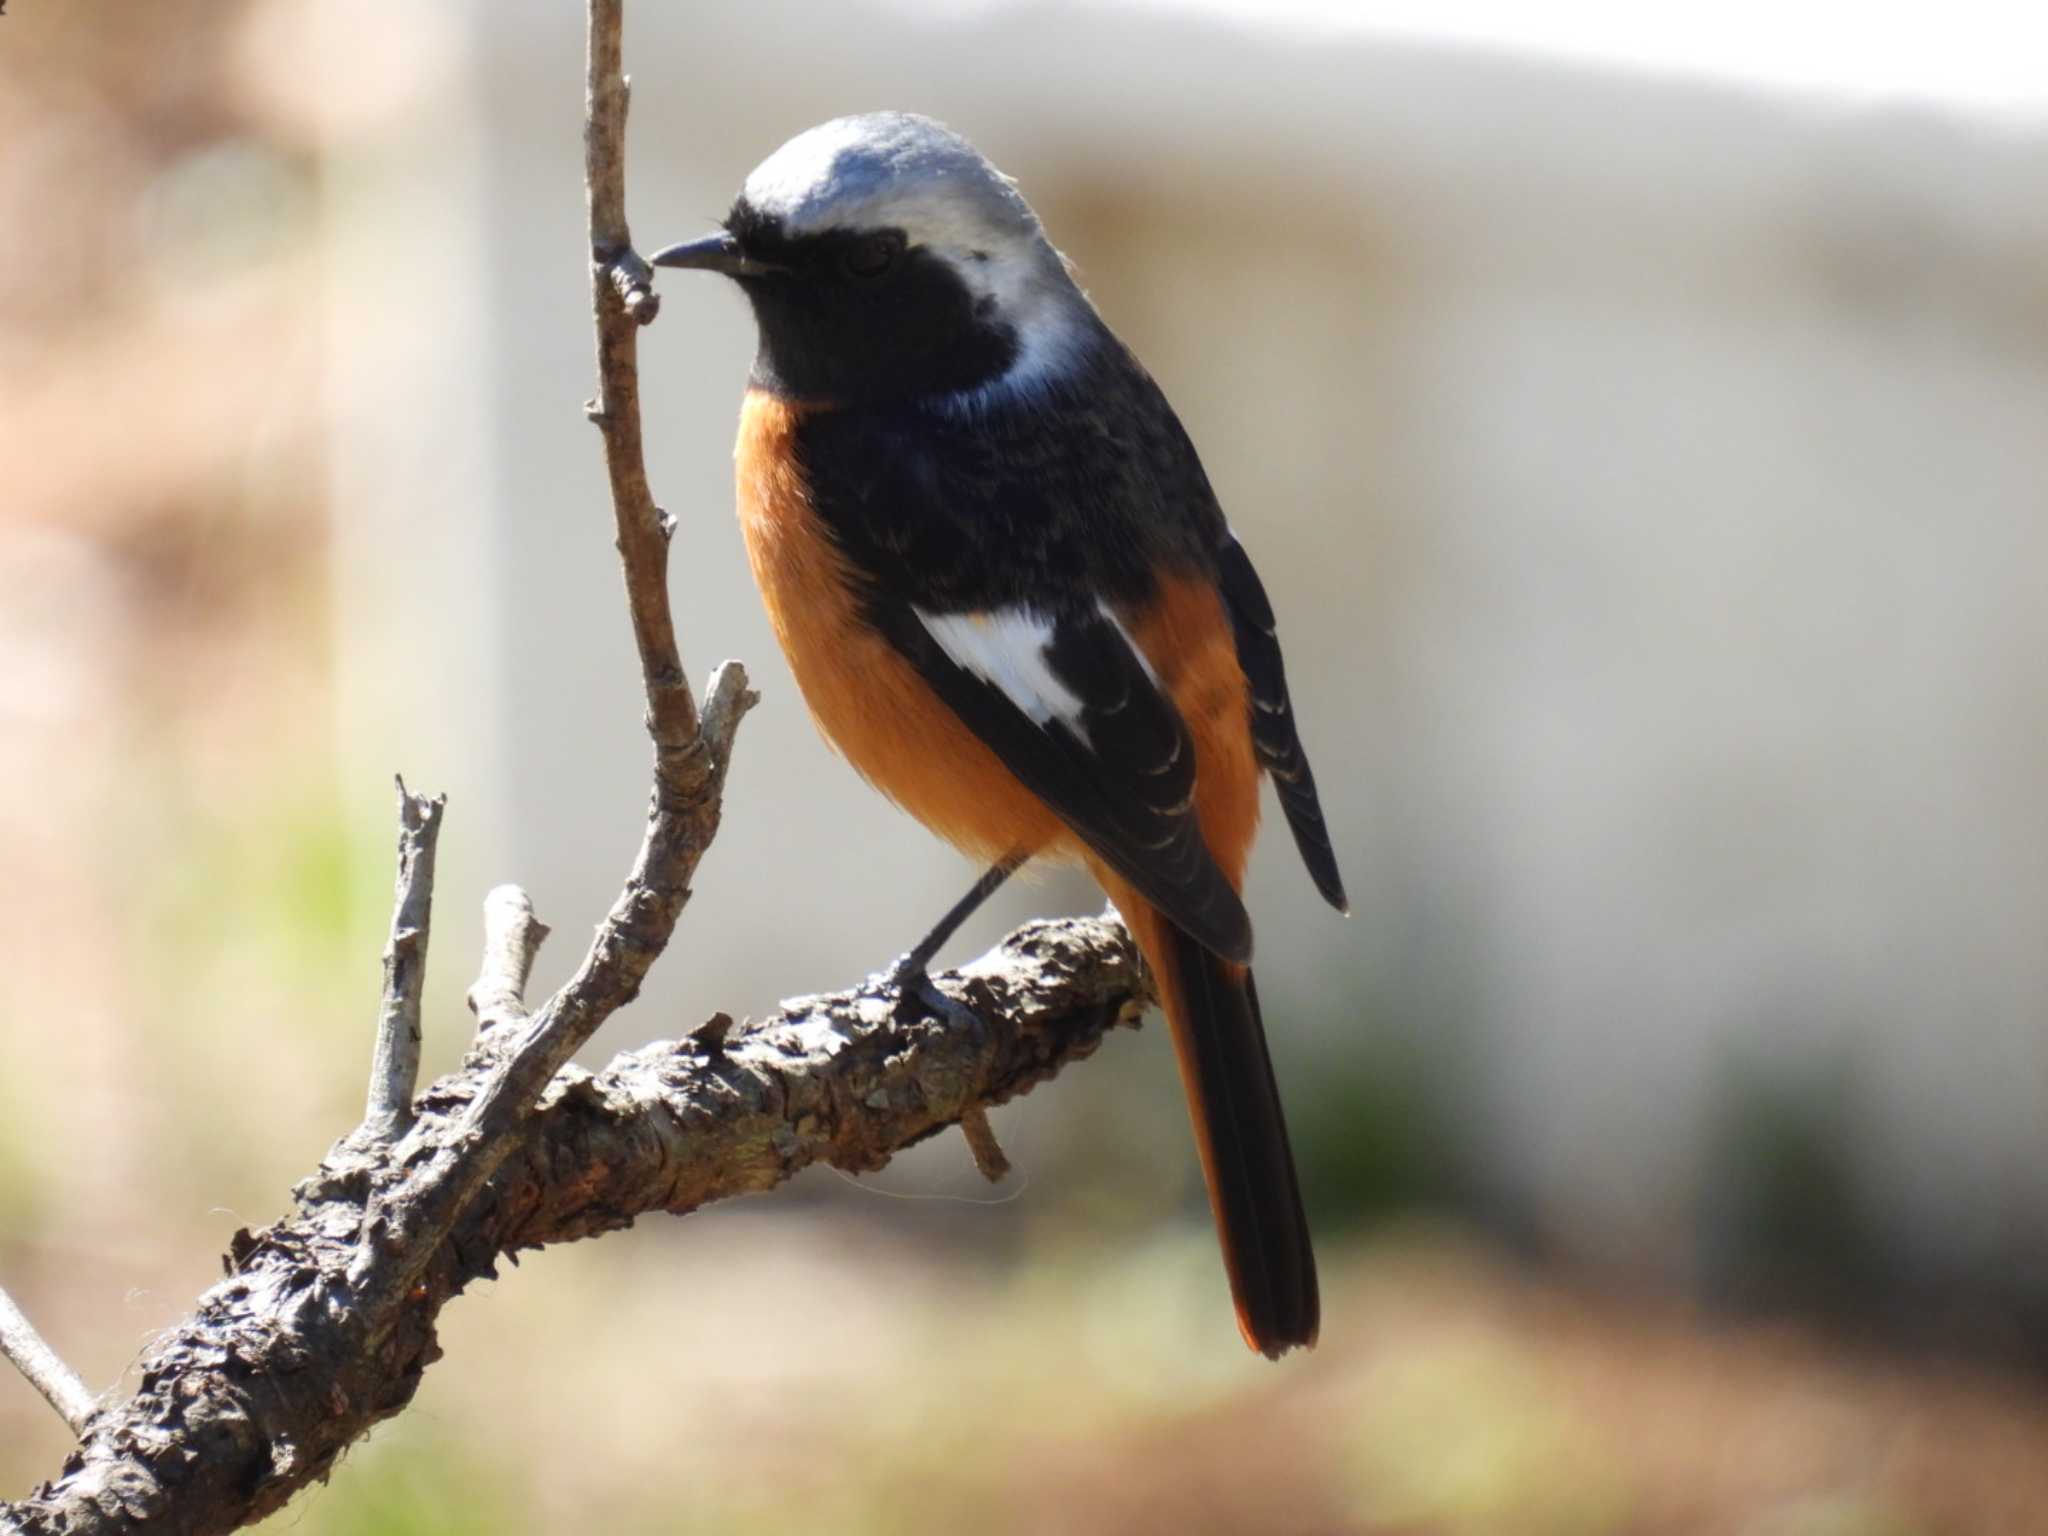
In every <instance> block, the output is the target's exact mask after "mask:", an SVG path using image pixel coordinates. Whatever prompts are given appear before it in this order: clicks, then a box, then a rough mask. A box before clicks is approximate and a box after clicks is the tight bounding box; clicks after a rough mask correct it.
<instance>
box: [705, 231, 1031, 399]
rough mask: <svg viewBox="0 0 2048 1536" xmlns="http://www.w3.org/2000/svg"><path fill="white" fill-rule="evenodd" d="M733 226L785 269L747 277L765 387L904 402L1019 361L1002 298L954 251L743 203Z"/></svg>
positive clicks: (973, 384)
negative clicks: (819, 226)
mask: <svg viewBox="0 0 2048 1536" xmlns="http://www.w3.org/2000/svg"><path fill="white" fill-rule="evenodd" d="M726 227H727V229H728V230H729V231H730V232H731V233H732V235H733V237H734V238H735V239H736V240H738V241H739V242H740V245H741V247H742V248H743V249H744V250H745V252H746V254H747V255H748V256H749V257H751V258H753V259H754V260H756V261H759V262H761V263H763V264H764V265H771V266H773V267H775V268H777V269H779V270H776V271H772V272H766V273H761V274H749V275H747V276H744V277H741V278H739V279H738V280H737V281H738V282H739V285H740V286H741V287H742V288H744V289H745V290H746V294H747V298H748V299H749V300H750V301H752V303H753V306H754V321H755V324H756V325H757V326H758V328H759V330H760V339H761V344H760V350H759V352H758V353H756V355H755V358H754V370H753V374H752V376H751V378H750V380H749V382H750V383H751V384H752V385H753V386H754V387H755V388H757V389H761V390H765V391H767V392H769V393H771V394H775V395H780V396H784V397H786V398H791V399H801V400H815V401H830V402H832V403H834V404H837V405H841V406H851V405H865V404H900V403H904V402H908V401H913V400H919V399H925V398H930V397H934V396H940V395H949V394H956V393H958V392H960V391H961V390H968V389H974V388H977V387H979V386H981V385H984V384H988V383H992V382H993V381H994V380H996V379H998V378H1001V377H1002V375H1003V374H1004V373H1006V372H1008V371H1009V368H1010V365H1011V364H1012V363H1014V362H1015V361H1016V360H1017V349H1018V338H1017V333H1016V330H1015V328H1014V327H1012V326H1011V325H1010V324H1008V323H1007V322H1006V321H1004V320H1002V319H1001V318H1000V317H998V316H997V314H996V313H995V305H994V302H993V300H990V299H987V298H977V297H976V295H975V293H974V291H973V290H972V289H971V288H969V287H968V285H967V284H966V282H965V281H963V280H962V278H961V276H960V274H959V273H958V272H956V271H955V270H954V269H953V267H952V265H951V264H950V263H949V262H948V261H947V260H946V259H945V258H943V257H940V256H936V255H934V254H933V253H932V252H930V251H928V250H924V249H922V248H919V247H914V246H906V243H905V241H904V238H903V233H902V231H900V230H893V229H877V230H859V231H841V230H833V231H829V232H827V233H823V234H816V235H802V236H790V235H787V234H785V233H784V232H783V229H782V227H781V223H780V221H779V220H775V219H768V218H763V217H761V216H759V215H757V214H755V213H753V212H752V210H750V209H749V208H748V207H747V206H746V205H745V204H744V203H742V204H740V205H739V206H737V207H735V208H734V209H733V212H732V215H731V216H730V217H729V218H728V219H727V221H726ZM885 255H886V257H887V259H886V261H881V262H880V269H879V270H874V269H875V268H876V267H877V265H878V258H880V257H882V256H885Z"/></svg>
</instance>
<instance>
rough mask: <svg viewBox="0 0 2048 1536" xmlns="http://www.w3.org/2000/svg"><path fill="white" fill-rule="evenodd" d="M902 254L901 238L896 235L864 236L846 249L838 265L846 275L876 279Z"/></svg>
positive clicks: (894, 263) (893, 264)
mask: <svg viewBox="0 0 2048 1536" xmlns="http://www.w3.org/2000/svg"><path fill="white" fill-rule="evenodd" d="M902 254H903V237H902V236H901V235H898V234H894V233H889V234H880V235H864V236H862V237H861V238H860V239H858V240H856V241H854V242H853V244H852V245H850V246H848V247H847V248H846V253H845V254H844V255H843V256H841V257H840V258H839V264H840V265H841V266H843V267H844V268H846V271H847V274H848V275H849V276H851V277H858V278H876V277H880V276H881V275H882V274H883V273H884V272H887V271H888V270H889V269H890V268H891V267H893V266H895V265H896V258H897V257H899V256H901V255H902Z"/></svg>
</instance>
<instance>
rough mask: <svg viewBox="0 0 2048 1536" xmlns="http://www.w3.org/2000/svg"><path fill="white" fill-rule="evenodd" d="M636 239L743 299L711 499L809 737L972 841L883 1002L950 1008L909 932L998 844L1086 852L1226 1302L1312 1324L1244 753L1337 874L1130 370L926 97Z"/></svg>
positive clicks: (1147, 399) (834, 130)
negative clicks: (1200, 1196) (1155, 1022)
mask: <svg viewBox="0 0 2048 1536" xmlns="http://www.w3.org/2000/svg"><path fill="white" fill-rule="evenodd" d="M652 259H653V261H654V262H655V264H656V265H658V266H665V267H686V268H695V269H698V270H702V271H710V272H722V273H724V274H726V275H727V276H728V277H731V278H732V279H734V280H735V281H736V282H737V283H738V284H739V286H740V287H741V289H743V290H744V291H745V293H746V296H747V298H748V299H749V300H750V301H751V303H752V306H753V311H754V317H755V321H756V324H757V327H758V330H759V334H760V349H759V352H758V354H757V355H756V357H755V360H754V367H753V372H752V375H751V377H750V379H749V381H748V388H747V392H746V397H745V402H744V405H743V407H742V410H741V416H740V433H739V446H738V450H737V453H736V459H737V465H738V499H739V514H740V520H741V523H742V525H743V527H744V530H745V535H746V545H747V553H748V557H749V559H750V561H751V563H752V565H753V569H754V576H755V579H756V580H757V581H758V582H759V584H760V587H761V595H762V597H763V599H764V600H765V601H766V604H767V608H768V614H769V617H770V619H771V620H772V621H773V624H774V627H775V633H776V636H777V638H778V639H779V640H780V641H781V643H782V647H783V650H784V651H785V652H786V653H787V654H788V657H789V663H790V667H791V670H792V671H794V672H795V674H796V680H797V683H798V686H799V687H800V688H801V689H802V691H803V695H804V699H805V701H806V703H808V705H809V706H810V710H811V713H812V715H813V717H814V718H815V719H816V721H817V723H818V726H819V728H820V729H821V730H822V731H823V732H824V734H825V736H826V737H827V738H828V739H829V740H830V741H831V742H832V744H833V745H834V746H836V747H837V748H838V749H839V751H841V752H842V753H844V754H845V756H846V757H847V759H848V760H849V761H850V762H851V763H852V764H853V766H854V767H855V768H856V769H858V770H859V771H860V772H861V773H862V774H863V775H865V776H866V778H867V779H868V780H869V782H871V783H872V784H874V785H875V787H876V788H878V789H880V790H881V791H882V792H883V793H884V794H886V795H888V796H889V797H890V798H891V799H892V800H894V801H896V802H897V803H898V804H899V805H901V806H902V807H903V808H904V809H905V810H907V811H909V812H910V813H911V814H912V815H913V816H915V817H917V818H918V820H920V821H922V822H923V823H924V824H925V825H926V826H927V827H929V828H931V829H932V830H933V831H934V832H937V833H938V834H939V835H940V836H941V837H944V838H946V839H947V840H949V841H950V842H952V843H954V844H955V845H956V846H958V847H959V848H961V849H963V850H964V851H966V852H967V853H968V854H970V855H971V856H973V857H976V858H978V859H985V860H988V861H990V864H991V867H990V869H989V871H988V873H987V874H986V875H984V876H983V877H982V879H981V880H980V881H979V882H977V884H976V885H975V887H974V889H973V890H971V891H970V892H969V893H968V894H967V896H966V897H965V898H964V899H963V900H962V901H961V902H960V903H959V905H958V906H956V907H955V908H954V909H953V910H952V911H951V912H949V913H948V914H947V915H946V917H945V918H944V919H943V920H942V921H941V922H940V924H939V926H938V927H937V928H936V929H934V930H933V932H932V933H931V934H930V935H929V936H928V937H927V938H926V939H925V940H924V941H923V942H922V943H920V944H919V945H918V946H917V947H916V948H914V949H912V950H911V951H910V952H909V953H908V954H906V955H905V956H904V957H903V959H902V961H901V962H899V964H898V969H897V978H898V980H899V981H900V982H901V983H902V985H903V987H904V991H905V995H906V996H915V997H918V998H920V999H922V1000H924V1001H925V1003H926V1004H928V1005H929V1006H931V1007H932V1008H934V1009H935V1010H936V1011H938V1012H940V1013H941V1014H943V1015H945V1016H947V1017H949V1018H956V1019H957V1016H958V1015H959V1014H960V1013H962V1012H964V1010H963V1009H962V1008H961V1005H959V1004H957V1003H954V1002H951V1001H950V1000H948V999H946V998H945V997H944V996H943V995H942V994H940V993H939V992H938V991H937V989H936V988H935V987H933V985H932V983H931V979H930V976H929V974H928V973H927V970H926V966H927V964H928V963H929V961H930V960H931V958H932V956H933V955H934V954H935V953H936V952H937V950H938V948H939V946H940V945H941V944H943V943H944V942H945V941H946V939H947V938H949V937H950V936H951V935H952V933H953V931H954V929H956V928H957V927H958V926H959V924H960V923H961V922H962V921H964V920H965V918H966V917H967V915H968V914H969V913H970V912H972V911H973V910H974V908H975V907H976V906H977V905H979V904H980V902H981V901H983V900H984V899H986V897H987V896H988V895H989V893H990V892H992V891H993V890H995V889H996V888H997V887H998V886H999V885H1001V884H1002V882H1003V880H1004V879H1005V878H1006V877H1007V876H1008V875H1009V874H1010V873H1011V872H1012V871H1013V870H1015V869H1016V868H1017V867H1018V866H1019V865H1020V864H1022V863H1024V862H1025V861H1027V860H1030V859H1035V858H1051V859H1066V860H1079V861H1080V862H1081V863H1083V864H1085V865H1086V866H1087V867H1088V868H1089V869H1090V870H1092V871H1093V872H1094V874H1095V876H1096V878H1097V879H1099V880H1100V881H1101V882H1102V885H1103V888H1104V889H1105V890H1106V891H1107V892H1108V893H1109V895H1110V898H1111V899H1112V900H1113V901H1114V902H1115V903H1116V906H1117V909H1118V911H1120V912H1121V913H1122V914H1123V916H1124V919H1125V921H1126V922H1127V923H1128V924H1129V925H1130V928H1131V931H1132V933H1133V934H1134V936H1135V937H1136V939H1137V942H1138V945H1139V947H1140V948H1141V949H1142V950H1143V951H1144V953H1145V958H1146V960H1147V961H1148V962H1149V963H1150V965H1151V968H1152V973H1153V975H1154V977H1155V978H1156V980H1157V982H1158V987H1159V993H1160V997H1161V1000H1162V1002H1163V1004H1164V1006H1165V1011H1166V1016H1167V1018H1168V1020H1169V1021H1170V1023H1171V1027H1172V1032H1173V1041H1174V1047H1175V1050H1176V1052H1177V1054H1178V1056H1179V1060H1180V1068H1181V1075H1182V1078H1183V1081H1184V1083H1185V1086H1186V1089H1187V1097H1188V1107H1189V1110H1190V1112H1191V1114H1192V1116H1193V1119H1194V1129H1195V1138H1196V1142H1197V1145H1198V1147H1199V1150H1200V1153H1201V1160H1202V1168H1203V1171H1204V1173H1205V1175H1206V1177H1207V1180H1208V1186H1209V1199H1210V1204H1211V1207H1212V1209H1213V1210H1214V1212H1215V1217H1216V1226H1217V1230H1218V1234H1219V1236H1220V1238H1221V1241H1222V1245H1223V1257H1224V1263H1225V1265H1226V1267H1227V1269H1228V1271H1229V1275H1230V1285H1231V1291H1232V1294H1233V1296H1234V1298H1235V1301H1236V1307H1237V1317H1238V1324H1239V1327H1240V1329H1241V1330H1242V1332H1243V1334H1244V1336H1245V1339H1246V1341H1247V1342H1248V1343H1249V1344H1250V1345H1251V1346H1252V1347H1253V1348H1254V1349H1257V1350H1261V1351H1263V1352H1264V1353H1265V1354H1267V1355H1270V1356H1274V1357H1278V1356H1279V1355H1280V1354H1282V1353H1284V1352H1285V1351H1286V1350H1288V1349H1289V1348H1292V1347H1294V1346H1296V1345H1308V1344H1312V1343H1314V1342H1315V1337H1316V1329H1317V1325H1318V1321H1319V1315H1320V1314H1319V1303H1318V1300H1317V1292H1316V1273H1315V1257H1314V1254H1313V1252H1312V1251H1311V1249H1310V1246H1309V1232H1308V1223H1307V1221H1306V1219H1305V1218H1304V1216H1303V1214H1302V1207H1301V1193H1300V1189H1299V1187H1298V1184H1297V1181H1296V1178H1295V1172H1294V1159H1293V1154H1292V1152H1291V1151H1290V1150H1289V1148H1288V1144H1287V1128H1286V1123H1285V1121H1284V1119H1283V1117H1282V1115H1281V1110H1280V1096H1279V1093H1278V1090H1277V1088H1276V1086H1275V1084H1274V1080H1273V1067H1272V1062H1271V1060H1270V1059H1269V1057H1268V1055H1267V1051H1266V1040H1265V1033H1264V1029H1263V1027H1262V1025H1261V1022H1260V1017H1259V999H1258V993H1257V991H1256V990H1255V989H1254V987H1253V985H1252V975H1251V971H1250V969H1249V962H1250V960H1251V956H1252V929H1251V921H1250V919H1249V918H1248V917H1247V915H1246V913H1245V909H1244V904H1243V902H1242V901H1241V900H1240V899H1239V895H1238V893H1239V890H1240V889H1241V887H1242V885H1243V881H1244V869H1245V860H1246V858H1247V856H1248V855H1249V854H1250V852H1251V846H1252V838H1253V835H1254V833H1255V831H1256V829H1257V825H1258V820H1259V775H1260V773H1261V771H1264V772H1265V773H1267V774H1269V775H1270V776H1271V777H1272V780H1273V783H1274V786H1275V788H1276V789H1277V791H1278V793H1279V798H1280V805H1281V808H1282V809H1283V810H1284V811H1285V812H1286V814H1287V820H1288V824H1289V826H1290V827H1291V828H1292V829H1293V832H1294V840H1295V843H1296V845H1297V847H1299V849H1300V850H1301V855H1302V858H1303V859H1304V860H1305V861H1306V863H1307V865H1308V870H1309V874H1310V876H1311V877H1312V878H1313V879H1314V881H1315V884H1316V887H1317V889H1318V890H1320V891H1321V892H1322V894H1323V895H1324V897H1326V898H1327V899H1328V900H1329V902H1330V903H1331V904H1332V905H1333V906H1335V907H1337V908H1338V909H1339V910H1343V909H1344V908H1345V898H1344V888H1343V884H1342V882H1341V880H1340V879H1339V877H1338V873H1337V860H1336V855H1335V852H1334V851H1333V849H1332V848H1331V845H1330V836H1329V832H1328V830H1327V828H1326V827H1325V825H1324V823H1323V817H1322V811H1321V807H1320V806H1319V804H1318V802H1317V799H1316V787H1315V780H1314V778H1313V777H1312V776H1311V775H1310V773H1309V766H1308V759H1307V757H1306V756H1305V755H1304V754H1303V751H1302V745H1301V738H1300V736H1299V734H1298V733H1297V731H1296V728H1295V723H1294V715H1293V713H1292V710H1291V709H1290V707H1289V704H1288V697H1287V681H1286V677H1285V675H1284V673H1283V671H1282V668H1281V661H1280V645H1279V641H1278V640H1277V639H1276V638H1275V634H1274V622H1273V610H1272V606H1271V605H1270V604H1269V603H1268V602H1267V599H1266V593H1265V589H1264V588H1263V587H1262V586H1261V585H1260V583H1259V578H1258V576H1257V574H1256V573H1255V572H1254V571H1253V570H1252V564H1251V561H1250V559H1249V558H1248V557H1247V556H1246V554H1245V552H1244V549H1243V547H1242V546H1241V545H1240V544H1239V543H1238V541H1237V537H1236V535H1235V534H1233V533H1232V531H1231V529H1230V527H1229V525H1228V524H1227V523H1226V522H1225V521H1224V517H1223V513H1222V510H1221V509H1220V508H1219V507H1218V505H1217V502H1216V496H1215V493H1214V492H1213V491H1212V490H1211V489H1210V487H1209V481H1208V477H1207V476H1206V475H1205V474H1204V473H1203V471H1202V465H1201V462H1200V460H1199V459H1197V458H1196V456H1195V449H1194V445H1193V444H1192V443H1191V442H1189V440H1188V436H1187V433H1186V432H1185V431H1184V430H1183V429H1182V427H1181V424H1180V422H1179V420H1178V419H1177V418H1176V417H1175V416H1174V413H1173V410H1172V408H1171V407H1170V406H1168V405H1167V403H1166V398H1165V396H1164V395H1163V394H1161V393H1160V390H1159V386H1158V385H1157V384H1155V383H1153V381H1152V378H1151V376H1150V375H1149V374H1147V373H1146V372H1145V370H1144V368H1143V367H1142V366H1140V365H1139V363H1138V361H1137V359H1136V358H1135V357H1133V356H1132V355H1131V353H1130V351H1129V350H1128V349H1127V348H1126V347H1125V346H1124V345H1123V343H1122V342H1120V341H1119V340H1117V338H1116V336H1115V335H1114V334H1113V333H1112V332H1111V331H1110V329H1109V327H1108V325H1106V324H1105V323H1104V322H1103V320H1102V317H1101V316H1100V315H1098V314H1097V313H1096V311H1095V308H1094V306H1093V305H1092V304H1091V303H1090V302H1089V300H1088V298H1087V296H1086V295H1085V294H1084V293H1083V292H1082V291H1081V289H1080V288H1079V287H1078V286H1077V285H1076V284H1075V282H1074V278H1073V275H1072V273H1071V272H1070V271H1069V269H1068V267H1067V264H1066V262H1065V261H1064V259H1063V258H1062V257H1061V256H1060V254H1059V252H1057V251H1056V250H1054V249H1053V247H1052V245H1051V243H1050V242H1049V241H1048V240H1047V239H1046V236H1045V231H1044V230H1043V229H1042V228H1041V227H1040V225H1039V221H1038V217H1037V215H1035V214H1034V213H1033V212H1032V211H1031V208H1030V206H1029V205H1028V204H1027V203H1026V202H1025V201H1024V199H1023V197H1022V196H1021V195H1020V194H1019V193H1018V191H1017V188H1016V186H1015V184H1014V183H1013V182H1011V181H1010V179H1009V178H1008V177H1006V176H1004V175H1002V174H1001V173H1000V172H998V171H997V170H996V169H995V167H994V166H992V165H990V164H989V162H988V161H987V160H985V159H983V158H982V156H981V155H980V154H979V153H977V152H976V151H975V149H974V148H973V147H972V146H971V145H969V144H968V143H967V142H966V141H965V140H964V139H962V138H960V137H959V136H958V135H957V134H954V133H952V132H951V131H949V130H948V129H946V128H945V127H943V126H941V125H940V124H938V123H936V122H933V121H932V120H930V119H929V118H924V117H917V116H913V115H910V114H907V113H900V112H878V113H873V114H869V115H864V116H859V117H844V118H839V119H836V120H834V121H832V122H829V123H825V124H823V125H821V126H819V127H816V128H813V129H811V130H810V131H808V132H806V133H803V134H800V135H798V136H797V137H796V138H794V139H792V140H790V141H789V142H788V143H787V144H785V145H783V146H782V148H780V149H779V150H777V151H776V152H775V153H774V154H773V155H771V156H769V157H768V159H767V160H765V161H763V162H762V163H761V165H760V166H759V167H757V168H756V169H755V171H754V172H753V174H752V175H750V176H748V177H747V180H746V185H745V187H744V189H743V190H742V191H741V193H740V196H739V199H738V201H737V202H735V203H734V204H733V206H732V211H731V213H730V214H729V215H728V216H727V217H726V220H725V223H724V225H723V227H722V228H720V229H718V230H716V231H715V232H713V233H712V234H710V235H708V236H705V237H704V238H702V239H699V240H693V241H690V242H688V243H686V244H682V245H676V246H671V247H670V248H669V249H667V250H665V251H662V252H661V253H659V254H658V255H656V256H655V257H653V258H652ZM969 1019H970V1020H971V1015H969Z"/></svg>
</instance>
